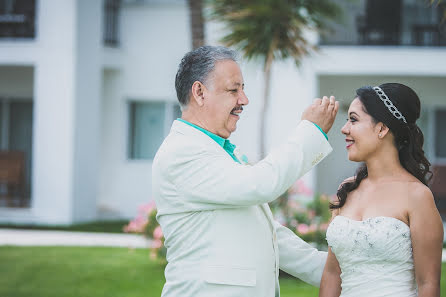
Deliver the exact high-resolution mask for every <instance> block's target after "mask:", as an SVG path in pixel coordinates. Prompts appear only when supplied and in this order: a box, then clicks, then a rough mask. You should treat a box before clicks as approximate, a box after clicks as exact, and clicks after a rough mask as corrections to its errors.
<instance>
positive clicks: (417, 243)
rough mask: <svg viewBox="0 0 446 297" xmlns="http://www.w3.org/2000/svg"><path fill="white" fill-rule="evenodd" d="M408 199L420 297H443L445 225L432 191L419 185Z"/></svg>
mask: <svg viewBox="0 0 446 297" xmlns="http://www.w3.org/2000/svg"><path fill="white" fill-rule="evenodd" d="M411 193H412V194H411V195H410V197H409V203H408V205H409V222H410V232H411V239H412V248H413V258H414V265H415V276H416V281H417V285H418V296H419V297H440V274H441V251H442V245H443V234H444V233H443V224H442V220H441V217H440V215H439V213H438V210H437V208H436V206H435V202H434V197H433V195H432V192H431V191H430V190H429V188H427V187H425V186H424V185H423V186H421V185H417V186H416V188H415V189H413V191H411Z"/></svg>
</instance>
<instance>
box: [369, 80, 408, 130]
mask: <svg viewBox="0 0 446 297" xmlns="http://www.w3.org/2000/svg"><path fill="white" fill-rule="evenodd" d="M373 90H374V91H375V92H376V95H378V97H379V99H381V101H382V102H383V103H384V105H385V106H386V107H387V109H388V110H389V111H390V112H391V113H392V114H393V116H394V117H395V118H397V119H398V120H402V121H403V122H404V123H406V124H407V121H406V118H405V117H404V116H403V114H402V113H401V112H400V111H399V110H398V108H396V106H395V105H393V103H392V101H390V99H389V97H387V95H386V93H384V91H383V90H382V89H381V88H380V87H373Z"/></svg>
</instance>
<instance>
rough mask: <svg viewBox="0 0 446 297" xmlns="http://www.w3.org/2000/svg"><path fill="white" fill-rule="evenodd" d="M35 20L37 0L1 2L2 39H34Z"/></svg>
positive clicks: (0, 25) (3, 0)
mask: <svg viewBox="0 0 446 297" xmlns="http://www.w3.org/2000/svg"><path fill="white" fill-rule="evenodd" d="M35 18H36V1H35V0H0V38H34V37H35Z"/></svg>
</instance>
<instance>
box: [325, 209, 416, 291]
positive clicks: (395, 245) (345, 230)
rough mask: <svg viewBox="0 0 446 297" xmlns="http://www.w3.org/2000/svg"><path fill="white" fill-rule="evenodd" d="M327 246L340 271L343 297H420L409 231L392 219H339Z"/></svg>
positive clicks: (331, 229) (401, 223) (333, 226)
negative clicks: (418, 295) (334, 256)
mask: <svg viewBox="0 0 446 297" xmlns="http://www.w3.org/2000/svg"><path fill="white" fill-rule="evenodd" d="M327 242H328V245H329V246H330V248H331V250H332V252H333V253H334V254H335V255H336V259H337V260H338V262H339V266H340V268H341V280H342V285H341V286H342V293H341V296H342V297H347V296H355V297H358V296H364V297H372V296H373V297H375V296H376V297H384V296H404V297H409V296H417V292H416V291H417V289H416V283H415V275H414V265H413V255H412V242H411V238H410V228H409V226H408V225H406V224H405V223H404V222H402V221H400V220H398V219H395V218H392V217H374V218H369V219H366V220H363V221H356V220H352V219H350V218H347V217H345V216H341V215H338V216H336V217H335V218H334V219H333V221H332V222H331V223H330V226H329V227H328V229H327Z"/></svg>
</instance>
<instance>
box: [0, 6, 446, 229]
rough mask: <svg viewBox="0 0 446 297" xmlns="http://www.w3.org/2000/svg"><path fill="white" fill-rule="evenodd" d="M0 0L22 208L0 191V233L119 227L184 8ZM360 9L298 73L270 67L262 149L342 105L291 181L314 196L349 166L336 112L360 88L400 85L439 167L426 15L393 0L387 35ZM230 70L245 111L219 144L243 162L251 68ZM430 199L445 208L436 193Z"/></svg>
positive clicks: (215, 33)
mask: <svg viewBox="0 0 446 297" xmlns="http://www.w3.org/2000/svg"><path fill="white" fill-rule="evenodd" d="M374 2H375V3H378V2H381V0H380V1H378V0H374ZM396 2H398V1H396ZM2 3H3V5H4V6H5V7H0V122H1V126H0V127H1V128H0V133H1V134H0V149H1V150H3V151H23V152H25V167H24V168H25V184H26V186H25V187H24V195H23V196H24V197H25V198H24V199H23V200H22V203H19V202H20V201H19V199H9V200H8V199H7V198H6V196H7V195H6V194H7V193H8V191H7V189H6V187H5V186H4V185H3V186H0V223H1V222H3V223H36V224H71V223H73V222H81V221H89V220H97V219H104V218H129V217H133V216H134V215H135V214H136V211H137V207H138V206H139V205H140V204H143V203H147V202H148V201H150V200H151V199H152V198H151V197H150V193H151V189H150V187H151V164H152V161H151V159H152V157H153V155H154V152H155V151H156V149H157V148H158V146H159V145H160V143H161V141H162V139H163V137H164V136H165V135H166V134H167V133H168V131H169V128H170V124H171V122H172V121H173V119H175V118H176V117H178V116H179V108H178V105H177V101H176V95H175V89H174V77H175V73H176V70H177V66H178V63H179V62H180V59H181V57H182V56H183V55H184V54H185V53H186V52H187V51H189V50H190V48H191V41H190V40H191V36H190V35H191V34H190V30H189V14H188V6H187V4H186V1H185V0H164V1H161V0H123V1H122V3H121V5H119V1H118V0H36V1H34V0H29V1H17V0H9V1H3V2H2ZM366 3H367V1H365V0H363V1H358V2H357V3H356V4H355V5H353V4H350V6H349V7H347V9H348V11H349V12H348V13H346V25H345V27H341V26H339V25H338V26H335V27H336V29H337V30H336V33H335V34H332V35H331V36H330V38H327V39H322V41H321V50H320V52H318V53H316V54H314V55H313V56H312V57H310V58H307V59H305V61H304V62H303V65H302V67H301V68H300V69H297V68H296V67H295V66H294V63H293V62H292V61H291V60H290V61H283V62H277V63H275V64H274V66H273V79H272V90H271V98H272V104H271V107H270V110H269V120H268V124H267V127H268V131H267V147H268V148H271V147H273V146H274V145H275V144H276V143H279V142H281V141H283V140H284V139H285V138H286V136H287V134H288V132H289V131H290V130H291V129H292V127H293V126H294V125H295V124H296V123H297V122H298V121H299V118H300V114H301V112H302V111H303V108H304V107H305V106H306V105H308V104H309V103H310V102H311V101H312V100H313V99H314V98H315V97H318V96H321V95H326V94H335V95H336V96H337V99H339V100H341V101H342V102H343V106H344V108H343V109H342V110H341V112H340V114H339V116H338V119H337V120H336V123H335V126H334V127H333V129H332V130H331V131H330V133H329V138H330V142H331V143H332V144H333V147H334V152H333V153H332V154H331V155H330V156H329V157H328V158H327V159H326V160H324V161H323V162H322V163H321V164H320V166H319V167H318V168H317V169H316V170H313V171H312V172H311V173H310V174H308V175H307V176H306V177H305V180H306V181H307V183H309V184H310V185H311V186H312V187H314V188H316V189H317V190H318V191H320V192H327V193H334V192H335V191H336V189H337V186H338V184H339V182H340V181H342V180H343V179H344V178H345V177H347V176H350V175H352V174H353V172H354V170H355V167H356V164H351V163H349V162H348V161H347V156H346V152H345V149H344V137H342V135H341V134H340V132H339V130H340V127H341V125H343V123H344V121H345V118H346V108H345V106H348V103H349V102H350V101H351V100H352V99H353V97H354V94H355V93H354V92H355V90H356V89H357V88H358V87H360V86H363V85H375V84H380V83H383V82H402V83H406V84H408V85H409V86H411V87H413V88H414V89H415V90H416V91H417V93H418V94H419V95H420V98H421V100H422V104H423V116H422V118H421V120H420V126H421V127H422V129H423V131H424V132H425V136H426V146H425V149H426V151H427V154H428V156H429V157H430V160H432V161H433V163H434V164H435V165H436V166H437V167H438V166H442V165H446V162H445V160H446V137H444V136H443V133H444V132H443V131H441V128H443V129H444V127H446V98H445V95H444V94H445V93H446V47H445V46H446V35H445V34H446V33H445V32H444V31H437V27H435V26H434V25H432V24H437V23H438V20H437V16H436V15H435V13H433V12H435V10H434V9H429V8H424V9H422V8H420V7H419V6H417V4H416V3H418V1H416V0H404V1H402V3H400V4H401V5H402V6H401V7H400V8H401V9H399V11H402V12H401V13H402V16H404V18H403V17H401V18H400V19H399V21H398V24H397V25H398V26H397V29H395V30H394V33H393V35H391V36H388V35H386V34H383V31H382V30H383V28H376V27H374V26H375V25H374V24H373V23H369V22H368V21H367V20H370V16H373V13H374V12H373V9H372V8H370V7H369V8H367V7H368V5H367V4H366ZM358 15H364V18H362V19H364V21H363V22H362V23H361V24H357V23H356V22H355V20H357V19H361V18H360V17H359V18H357V16H358ZM372 19H373V18H372ZM381 19H382V16H381ZM388 26H391V24H390V25H388ZM384 29H385V28H384ZM221 30H222V29H221V27H220V26H217V25H215V24H208V26H207V32H206V33H207V41H208V43H209V44H217V43H218V38H219V37H220V36H221ZM358 32H359V33H358ZM386 32H387V31H386ZM358 40H361V42H363V43H365V45H358V44H359V41H358ZM385 43H390V45H383V44H385ZM341 44H343V45H341ZM370 44H375V45H373V46H369V45H370ZM415 44H417V45H415ZM241 65H242V71H243V73H244V77H245V84H246V93H247V94H248V97H249V98H250V104H249V106H248V107H247V108H246V109H245V111H244V113H243V115H242V118H241V120H240V121H239V125H238V126H239V128H238V130H237V132H236V133H234V135H233V136H232V137H231V140H232V142H234V143H235V144H237V145H238V147H240V148H241V150H243V151H244V152H245V153H246V154H247V155H248V156H250V157H251V159H253V160H255V159H257V156H258V141H259V140H258V139H259V128H258V126H259V114H260V107H261V106H260V105H261V90H262V79H263V78H262V72H261V70H262V68H261V64H260V63H256V62H255V61H252V62H249V63H248V62H245V61H243V60H242V61H241ZM0 164H6V163H4V162H3V163H1V161H0ZM0 166H5V165H0ZM8 166H9V165H8ZM5 168H6V167H3V171H5V170H8V168H6V169H5ZM1 172H2V168H1V167H0V177H1ZM10 172H11V170H9V173H10ZM0 179H1V178H0ZM0 182H1V181H0ZM437 192H438V193H439V196H442V197H443V200H440V201H441V203H442V205H443V206H442V207H443V209H446V207H445V204H446V203H445V202H444V201H446V190H445V189H444V188H441V187H439V188H438V189H437ZM440 198H441V197H440Z"/></svg>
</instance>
